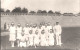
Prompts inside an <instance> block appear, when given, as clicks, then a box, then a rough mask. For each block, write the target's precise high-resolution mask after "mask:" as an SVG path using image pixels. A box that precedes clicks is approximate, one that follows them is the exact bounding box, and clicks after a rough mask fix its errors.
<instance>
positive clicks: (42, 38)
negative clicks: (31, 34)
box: [40, 30, 46, 46]
mask: <svg viewBox="0 0 80 50" xmlns="http://www.w3.org/2000/svg"><path fill="white" fill-rule="evenodd" d="M40 38H41V40H40V41H41V46H46V36H45V30H42V31H41V37H40Z"/></svg>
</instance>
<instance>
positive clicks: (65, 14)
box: [63, 13, 74, 16]
mask: <svg viewBox="0 0 80 50" xmlns="http://www.w3.org/2000/svg"><path fill="white" fill-rule="evenodd" d="M63 16H74V14H73V13H64V14H63Z"/></svg>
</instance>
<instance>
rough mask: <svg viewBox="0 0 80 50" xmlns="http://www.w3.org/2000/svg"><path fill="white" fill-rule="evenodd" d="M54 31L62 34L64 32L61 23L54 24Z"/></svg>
mask: <svg viewBox="0 0 80 50" xmlns="http://www.w3.org/2000/svg"><path fill="white" fill-rule="evenodd" d="M54 32H55V33H58V34H61V32H62V28H61V26H60V25H55V26H54Z"/></svg>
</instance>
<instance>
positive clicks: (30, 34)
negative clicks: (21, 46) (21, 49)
mask: <svg viewBox="0 0 80 50" xmlns="http://www.w3.org/2000/svg"><path fill="white" fill-rule="evenodd" d="M29 46H33V30H32V27H31V26H30V29H29Z"/></svg>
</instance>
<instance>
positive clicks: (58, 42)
mask: <svg viewBox="0 0 80 50" xmlns="http://www.w3.org/2000/svg"><path fill="white" fill-rule="evenodd" d="M56 43H57V45H61V35H59V34H56Z"/></svg>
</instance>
